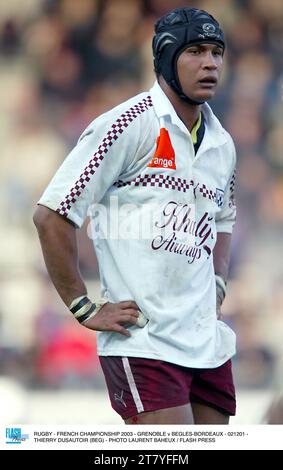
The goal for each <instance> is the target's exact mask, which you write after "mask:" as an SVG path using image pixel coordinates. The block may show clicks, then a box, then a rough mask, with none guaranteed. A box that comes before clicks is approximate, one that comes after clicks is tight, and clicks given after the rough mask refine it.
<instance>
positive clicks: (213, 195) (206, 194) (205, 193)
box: [198, 184, 216, 201]
mask: <svg viewBox="0 0 283 470" xmlns="http://www.w3.org/2000/svg"><path fill="white" fill-rule="evenodd" d="M198 190H199V192H200V193H201V195H202V196H203V197H206V198H207V199H210V200H211V201H216V192H214V191H212V190H211V189H208V188H207V186H205V184H202V185H201V186H199V187H198Z"/></svg>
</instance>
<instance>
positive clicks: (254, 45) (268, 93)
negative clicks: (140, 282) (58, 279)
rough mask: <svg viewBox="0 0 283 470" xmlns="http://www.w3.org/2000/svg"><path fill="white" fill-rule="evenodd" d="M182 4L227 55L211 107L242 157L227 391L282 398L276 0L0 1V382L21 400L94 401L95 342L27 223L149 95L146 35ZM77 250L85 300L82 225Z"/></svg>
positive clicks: (280, 32) (91, 263)
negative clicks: (125, 108)
mask: <svg viewBox="0 0 283 470" xmlns="http://www.w3.org/2000/svg"><path fill="white" fill-rule="evenodd" d="M178 6H191V7H198V8H203V9H205V10H207V11H209V12H210V13H212V14H213V15H214V16H215V17H216V18H217V19H218V20H219V21H220V23H221V25H222V27H223V29H224V31H225V33H226V39H227V43H228V47H227V52H226V53H225V69H224V73H223V78H222V83H221V86H220V87H219V90H218V95H217V98H216V99H214V100H213V102H212V103H211V105H212V107H213V109H214V111H215V113H216V115H217V116H218V117H219V118H220V120H221V122H222V123H223V125H224V127H226V129H227V130H228V131H229V132H230V133H231V134H232V136H233V137H234V140H235V143H236V147H237V152H238V171H237V193H236V198H237V205H238V223H237V226H236V229H235V232H234V238H233V249H232V261H231V270H230V282H229V287H228V297H227V299H226V300H225V304H224V309H223V310H224V313H225V315H226V320H227V322H228V323H229V324H230V325H231V326H232V327H233V328H234V329H235V331H236V332H237V334H238V355H237V357H236V358H235V360H234V370H235V378H236V383H237V385H238V390H239V392H240V393H241V390H254V391H255V392H256V391H257V390H271V391H273V390H276V389H277V388H280V386H282V382H283V379H282V372H283V341H282V335H283V289H282V285H283V250H282V234H283V152H282V149H283V72H282V71H283V2H282V0H268V2H267V1H266V0H225V1H222V0H203V1H180V0H177V1H176V0H104V1H100V0H79V1H78V0H25V1H23V2H19V1H16V0H9V2H8V1H7V2H4V1H1V2H0V138H1V156H0V219H1V231H0V239H1V243H0V247H1V248H0V250H1V252H0V298H1V302H0V379H3V380H8V379H9V380H11V381H14V383H17V384H19V385H20V386H22V387H24V388H25V389H28V390H31V391H32V390H45V391H48V390H52V391H54V390H74V389H75V390H76V389H79V390H81V389H85V390H89V389H97V390H103V387H104V385H103V379H102V377H101V372H100V368H99V365H98V359H97V356H96V345H95V334H94V333H92V332H89V331H88V330H86V329H85V328H82V327H80V326H78V325H77V323H76V322H75V321H74V320H73V318H72V316H71V315H70V314H69V313H68V311H67V309H66V308H65V307H64V305H63V303H62V302H61V300H60V299H59V298H58V296H57V294H56V292H55V290H54V288H53V287H52V286H51V284H50V281H49V279H48V276H47V274H46V270H45V267H44V264H43V260H42V256H41V251H40V248H39V243H38V239H37V235H36V232H35V228H34V226H33V223H32V214H33V211H34V209H35V205H36V202H37V200H38V199H39V197H40V195H41V193H42V191H43V189H44V188H45V186H46V185H47V183H48V182H49V180H50V179H51V177H52V176H53V174H54V172H55V171H56V169H57V167H58V166H59V165H60V163H61V162H62V160H63V159H64V158H65V156H66V155H67V153H68V152H69V151H70V149H71V148H72V147H73V146H74V144H75V143H76V141H77V139H78V136H79V135H80V133H81V132H82V130H83V129H84V128H85V127H86V126H87V124H88V123H89V122H90V121H91V120H93V119H94V118H95V117H96V116H98V115H100V114H101V113H103V112H104V111H107V110H109V109H110V108H111V107H113V106H115V105H116V104H119V103H120V102H122V101H124V100H126V99H127V98H129V97H131V96H133V95H135V94H137V93H139V92H140V91H143V90H146V89H148V88H150V87H151V86H152V84H153V81H154V79H155V77H154V74H153V64H152V53H151V40H152V35H153V25H154V23H155V21H156V20H157V18H158V17H159V16H160V15H162V14H164V13H166V12H167V11H168V10H170V9H172V8H175V7H178ZM78 238H79V244H80V264H81V270H82V273H83V275H84V277H85V279H86V280H87V284H88V286H89V290H90V293H91V294H93V295H94V294H95V293H96V292H98V291H99V279H98V269H97V262H96V258H95V255H94V253H93V249H92V242H91V241H90V240H89V238H88V236H87V234H86V227H84V228H83V229H82V230H80V231H79V232H78ZM0 383H1V380H0ZM109 406H110V405H109Z"/></svg>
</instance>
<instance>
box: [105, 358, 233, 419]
mask: <svg viewBox="0 0 283 470" xmlns="http://www.w3.org/2000/svg"><path fill="white" fill-rule="evenodd" d="M99 359H100V363H101V366H102V369H103V372H104V375H105V380H106V384H107V388H108V393H109V397H110V401H111V405H112V408H113V409H114V410H115V411H117V413H118V414H119V415H120V416H121V417H122V418H123V419H124V420H125V419H128V418H131V417H132V416H135V415H137V414H138V413H143V412H147V411H156V410H161V409H165V408H171V407H174V406H181V405H185V404H187V403H190V402H198V403H204V404H206V405H207V406H211V407H213V408H216V409H217V410H219V411H221V412H222V413H225V414H227V415H235V410H236V400H235V388H234V384H233V376H232V370H231V360H229V361H227V362H226V363H225V364H223V365H222V366H220V367H216V368H215V369H191V368H188V367H182V366H178V365H175V364H171V363H169V362H164V361H159V360H155V359H145V358H136V357H120V356H100V358H99Z"/></svg>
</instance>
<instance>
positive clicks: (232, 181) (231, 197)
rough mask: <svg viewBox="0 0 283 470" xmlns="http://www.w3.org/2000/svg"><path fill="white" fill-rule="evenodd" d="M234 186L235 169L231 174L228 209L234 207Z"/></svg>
mask: <svg viewBox="0 0 283 470" xmlns="http://www.w3.org/2000/svg"><path fill="white" fill-rule="evenodd" d="M235 184H236V169H235V170H234V172H233V175H232V177H231V180H230V186H229V190H230V200H229V207H234V206H235V204H236V203H235Z"/></svg>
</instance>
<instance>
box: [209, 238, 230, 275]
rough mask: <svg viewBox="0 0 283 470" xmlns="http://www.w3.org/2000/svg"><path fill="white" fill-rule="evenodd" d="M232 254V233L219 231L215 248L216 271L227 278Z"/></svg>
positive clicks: (214, 261)
mask: <svg viewBox="0 0 283 470" xmlns="http://www.w3.org/2000/svg"><path fill="white" fill-rule="evenodd" d="M230 254H231V234H230V233H224V232H218V233H217V242H216V244H215V247H214V250H213V263H214V271H215V273H217V274H219V275H220V276H222V277H223V279H225V280H227V277H228V272H229V263H230Z"/></svg>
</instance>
